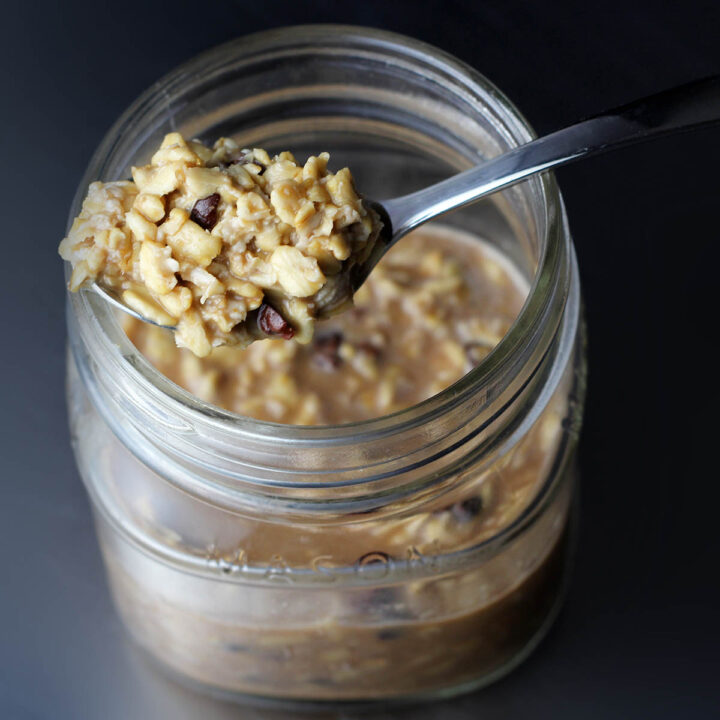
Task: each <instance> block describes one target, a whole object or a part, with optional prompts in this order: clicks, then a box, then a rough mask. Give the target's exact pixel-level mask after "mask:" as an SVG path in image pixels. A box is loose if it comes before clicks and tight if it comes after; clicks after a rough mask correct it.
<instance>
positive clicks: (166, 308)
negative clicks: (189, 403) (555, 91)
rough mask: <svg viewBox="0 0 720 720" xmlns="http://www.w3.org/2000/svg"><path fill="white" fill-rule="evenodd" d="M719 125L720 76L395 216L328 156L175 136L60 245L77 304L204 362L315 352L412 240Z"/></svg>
mask: <svg viewBox="0 0 720 720" xmlns="http://www.w3.org/2000/svg"><path fill="white" fill-rule="evenodd" d="M718 121H720V76H718V77H712V78H707V79H705V80H699V81H696V82H693V83H689V84H686V85H682V86H680V87H677V88H674V89H672V90H667V91H665V92H662V93H658V94H656V95H652V96H649V97H646V98H643V99H641V100H636V101H634V102H632V103H629V104H627V105H624V106H622V107H620V108H616V109H614V110H610V111H608V112H604V113H602V114H600V115H596V116H594V117H592V118H590V119H588V120H584V121H581V122H579V123H576V124H575V125H571V126H569V127H567V128H564V129H562V130H558V131H557V132H555V133H552V134H550V135H546V136H545V137H542V138H539V139H537V140H534V141H532V142H529V143H527V144H525V145H521V146H519V147H517V148H514V149H513V150H511V151H509V152H507V153H505V154H503V155H500V156H498V157H495V158H493V159H491V160H489V161H487V162H485V163H483V164H481V165H479V166H477V167H475V168H472V169H470V170H467V171H465V172H462V173H460V174H458V175H455V176H453V177H451V178H449V179H447V180H444V181H443V182H440V183H437V184H436V185H432V186H430V187H428V188H425V189H423V190H420V191H418V192H415V193H412V194H410V195H406V196H404V197H400V198H394V199H392V200H387V201H384V202H382V203H378V202H375V201H370V200H364V199H362V198H361V197H360V195H359V194H358V193H357V191H356V189H355V186H354V184H353V178H352V175H351V173H350V171H349V170H348V169H347V168H343V169H342V170H339V171H338V172H336V173H332V172H330V171H329V170H328V160H329V155H328V154H327V153H321V154H319V155H317V156H312V157H310V158H309V159H308V160H307V161H306V162H305V164H304V165H299V164H298V163H297V162H296V160H295V158H294V157H293V155H292V154H291V153H289V152H282V153H280V154H279V155H276V156H275V157H273V158H270V157H269V155H268V154H267V153H266V152H265V151H264V150H261V149H258V148H254V149H243V148H241V147H239V146H238V145H237V143H235V142H234V141H233V140H230V139H227V138H221V139H220V140H218V141H217V142H216V143H215V144H214V145H213V146H212V147H208V146H206V145H204V144H203V143H201V142H199V141H197V140H186V139H185V138H183V137H182V136H181V135H180V134H179V133H170V134H168V135H166V136H165V139H164V140H163V142H162V144H161V146H160V148H159V149H158V151H157V152H156V153H155V154H154V155H153V156H152V159H151V161H150V164H148V165H144V166H142V167H133V168H132V178H133V179H132V181H117V182H108V183H101V182H94V183H92V184H91V185H90V187H89V189H88V194H87V197H86V198H85V200H84V202H83V206H82V211H81V212H80V215H79V216H78V217H77V218H76V219H75V220H74V222H73V224H72V227H71V228H70V231H69V233H68V236H67V237H66V238H65V239H64V240H63V241H62V242H61V243H60V248H59V251H60V255H61V256H62V257H63V259H65V260H67V261H69V262H70V263H71V265H72V274H71V276H70V282H69V287H70V290H73V291H75V290H79V289H80V288H84V287H88V288H91V289H92V290H94V291H96V292H98V293H100V294H101V295H102V296H103V297H104V298H105V299H107V300H108V301H110V302H112V303H113V304H115V305H117V306H118V307H119V308H120V309H122V310H123V311H125V312H128V313H130V314H132V315H135V316H136V317H138V318H140V319H142V320H145V321H147V322H152V323H154V324H157V325H161V326H164V327H168V328H172V329H174V330H175V339H176V342H177V344H178V345H179V346H181V347H187V348H189V349H190V350H192V352H194V353H195V354H196V355H198V356H205V355H208V354H209V353H210V352H211V350H212V348H213V347H215V346H218V345H240V346H246V345H248V344H250V343H251V342H252V341H253V340H256V339H261V338H266V337H281V338H284V339H288V340H289V339H291V338H293V339H295V340H297V341H298V342H302V343H305V342H309V341H310V339H311V338H312V335H313V330H314V325H315V322H316V320H318V319H322V318H324V317H329V316H330V315H334V314H336V313H338V312H341V311H342V310H343V309H345V308H346V307H348V306H349V305H351V304H352V296H353V293H354V292H355V291H356V290H357V288H358V287H360V285H361V284H362V283H363V282H364V280H365V279H366V278H367V277H368V275H369V274H370V272H371V271H372V269H373V267H374V266H375V265H376V264H377V263H378V262H379V260H380V258H381V257H382V256H383V255H384V254H385V252H387V250H388V249H389V248H390V247H391V246H392V245H393V244H394V243H395V242H397V241H398V240H399V239H400V238H401V237H403V236H404V235H406V234H407V233H408V232H410V231H411V230H412V229H414V228H415V227H417V226H418V225H421V224H423V223H425V222H427V221H429V220H432V219H434V218H436V217H438V216H440V215H443V214H444V213H446V212H449V211H451V210H454V209H457V208H460V207H463V206H465V205H468V204H470V203H472V202H475V201H476V200H479V199H480V198H482V197H484V196H486V195H489V194H490V193H493V192H496V191H498V190H502V189H504V188H507V187H510V186H511V185H514V184H516V183H518V182H520V181H522V180H524V179H526V178H528V177H529V176H531V175H534V174H536V173H540V172H543V171H546V170H549V169H550V168H553V167H557V166H560V165H564V164H567V163H570V162H573V161H576V160H580V159H582V158H585V157H589V156H591V155H596V154H599V153H601V152H605V151H608V150H613V149H615V148H618V147H622V146H625V145H629V144H633V143H636V142H641V141H643V140H648V139H651V138H653V137H658V136H661V135H665V134H668V133H672V132H677V131H680V130H687V129H690V128H693V127H697V126H700V125H706V124H710V123H715V122H718Z"/></svg>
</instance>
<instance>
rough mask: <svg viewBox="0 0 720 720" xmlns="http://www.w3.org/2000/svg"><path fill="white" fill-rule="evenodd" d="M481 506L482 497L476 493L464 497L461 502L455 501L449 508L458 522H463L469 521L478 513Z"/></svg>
mask: <svg viewBox="0 0 720 720" xmlns="http://www.w3.org/2000/svg"><path fill="white" fill-rule="evenodd" d="M482 506H483V502H482V498H481V497H480V496H478V495H473V497H469V498H466V499H465V500H462V501H461V502H456V503H455V504H454V505H451V506H450V508H449V509H450V512H451V513H452V514H453V516H454V517H455V519H456V520H457V521H458V522H461V523H464V522H469V521H470V520H472V519H473V518H474V517H476V516H477V515H479V514H480V511H481V510H482Z"/></svg>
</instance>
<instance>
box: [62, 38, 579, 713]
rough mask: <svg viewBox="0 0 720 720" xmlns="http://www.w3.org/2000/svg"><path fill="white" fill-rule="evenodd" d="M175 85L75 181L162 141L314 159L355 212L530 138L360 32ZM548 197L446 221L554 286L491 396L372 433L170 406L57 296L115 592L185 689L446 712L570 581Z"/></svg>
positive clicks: (501, 665)
mask: <svg viewBox="0 0 720 720" xmlns="http://www.w3.org/2000/svg"><path fill="white" fill-rule="evenodd" d="M324 33H331V37H335V40H334V41H333V42H328V40H327V37H326V36H325V35H324ZM333 33H334V35H333ZM190 70H191V72H190ZM190 70H188V69H185V70H184V71H183V72H179V73H178V74H177V75H176V76H175V77H173V76H171V77H170V78H168V79H167V80H166V81H165V83H164V85H163V83H162V82H161V85H163V87H162V88H161V90H156V91H155V93H156V94H155V95H154V96H153V95H152V93H151V94H150V95H148V96H146V97H145V98H144V99H143V98H141V100H140V101H138V103H136V105H135V106H134V108H131V111H129V114H126V116H125V117H124V118H123V119H121V122H120V125H121V126H122V128H121V129H122V132H120V131H119V130H118V129H117V128H116V129H114V130H113V131H111V133H110V136H109V140H106V143H105V145H104V146H103V147H101V149H100V150H99V151H98V152H99V154H98V158H99V159H98V158H96V162H95V163H94V165H91V168H90V169H89V171H88V172H89V175H90V176H91V177H92V178H95V177H97V176H100V177H103V179H105V178H104V176H105V175H107V177H108V178H113V177H121V176H123V172H125V171H126V169H127V167H129V165H130V164H133V163H135V164H137V163H139V162H142V161H143V159H144V157H145V156H146V155H147V154H148V153H149V151H150V150H151V148H152V147H153V145H154V144H156V141H157V139H158V138H159V137H161V136H162V134H163V133H164V132H165V131H167V130H169V129H177V130H180V131H181V132H184V133H185V134H187V135H189V136H200V137H203V138H208V137H209V138H212V137H216V136H218V135H221V134H226V135H230V134H232V135H233V136H234V137H235V138H236V139H237V140H238V141H239V142H240V143H241V144H243V145H245V146H253V145H255V146H265V147H267V148H268V149H269V150H271V151H272V150H281V149H285V147H292V148H293V150H294V151H297V152H298V153H299V154H302V153H303V151H304V150H306V149H307V150H308V151H312V152H316V151H317V150H318V149H322V150H330V152H331V155H332V157H333V160H334V161H337V162H338V163H340V164H342V163H346V164H348V165H349V166H350V167H351V168H352V169H353V173H354V175H355V176H356V178H357V180H358V186H359V187H361V188H363V189H366V190H367V194H368V195H369V196H371V197H388V196H389V197H392V196H398V195H401V194H403V193H405V192H410V191H412V190H414V189H417V188H418V187H422V186H424V185H427V184H429V183H431V182H435V181H437V180H440V179H442V178H443V177H446V176H448V175H449V174H451V173H453V172H456V171H457V170H459V169H463V168H464V167H467V166H469V165H471V164H473V163H475V162H478V161H479V159H481V158H482V157H488V156H492V155H494V154H497V153H499V152H502V151H503V150H505V149H507V148H508V147H511V146H512V145H514V144H518V143H519V142H523V141H526V140H527V139H528V137H529V130H528V128H527V126H526V125H525V124H524V121H523V120H522V118H520V117H519V116H518V115H517V114H516V112H515V111H514V108H512V106H509V104H507V102H506V101H505V100H504V99H503V98H502V97H501V96H500V95H499V93H497V91H495V90H494V89H492V88H491V86H489V84H483V83H482V82H480V81H479V80H478V78H477V77H475V76H473V75H472V74H471V73H470V72H469V71H467V70H466V69H465V68H463V67H462V66H460V65H458V64H456V63H454V62H453V61H451V59H449V58H447V57H445V56H442V54H439V53H437V52H435V51H433V50H432V49H430V48H427V47H425V46H420V45H417V44H415V43H413V42H412V41H405V40H403V39H400V38H398V37H397V36H392V35H388V34H385V33H377V32H375V31H358V30H357V29H348V28H341V29H337V28H336V29H334V30H330V29H327V28H323V29H308V28H305V29H299V30H297V31H294V33H293V31H280V32H276V33H269V34H267V35H264V36H260V37H259V38H258V37H254V38H252V39H251V40H249V41H248V42H247V43H245V44H243V43H239V44H238V43H235V44H231V45H228V46H225V47H224V48H220V49H218V50H217V51H215V52H214V53H211V54H210V55H209V56H206V57H205V58H202V57H201V58H199V59H198V60H196V61H193V63H191V68H190ZM188 77H190V78H193V79H192V81H188V80H187V78H188ZM181 81H182V82H181ZM478 83H480V84H478ZM159 96H162V97H165V98H167V99H168V103H167V105H166V107H165V109H163V110H162V111H161V110H160V109H158V108H159ZM118 138H119V139H118ZM543 183H545V184H547V181H543V182H539V181H538V182H535V181H532V182H531V183H529V184H527V185H525V186H523V188H522V189H512V190H510V191H507V192H505V193H502V194H500V195H499V196H497V197H493V198H492V199H491V200H488V201H486V202H481V203H479V204H477V205H475V206H473V207H472V208H468V209H466V210H464V211H462V212H460V213H457V214H455V215H453V219H452V221H453V223H454V224H456V225H457V226H458V227H459V228H462V229H464V230H468V231H470V232H472V233H475V234H477V235H482V236H483V239H484V240H485V241H486V242H489V243H491V244H492V245H493V246H494V247H496V248H497V249H498V251H500V252H501V253H502V254H503V255H504V256H505V257H507V259H508V260H509V261H510V262H511V263H512V264H513V265H514V266H515V267H516V269H517V270H518V272H519V273H520V274H522V275H524V276H525V277H526V278H527V281H528V284H529V283H531V282H533V281H534V280H535V282H534V286H533V288H534V289H533V290H531V295H532V296H533V298H534V297H535V296H537V295H538V293H540V292H541V290H543V288H545V287H546V286H547V285H548V281H547V277H549V278H550V280H551V281H552V284H553V287H555V288H556V291H555V292H554V293H553V294H552V295H547V297H546V299H545V301H544V302H539V301H538V302H536V305H537V308H536V315H538V317H539V316H540V315H542V317H541V318H540V319H539V320H537V322H536V323H535V324H532V323H530V322H529V321H527V319H526V318H527V316H528V313H525V316H524V317H525V319H524V317H523V316H521V318H519V319H518V321H517V323H516V324H517V326H518V327H517V328H516V329H515V330H514V331H513V333H511V334H512V335H513V338H515V339H516V340H517V342H516V344H515V345H513V344H512V343H510V341H511V340H513V338H510V340H509V341H508V343H510V345H508V343H505V356H504V357H505V361H504V365H503V364H500V362H499V361H498V362H497V363H495V365H493V361H494V358H495V357H498V358H499V357H502V353H500V352H499V351H498V353H497V354H491V356H490V360H489V365H488V369H487V372H486V375H485V376H484V377H486V378H487V381H486V382H482V381H481V380H480V379H476V380H475V381H472V379H471V380H468V381H467V382H465V381H462V383H464V385H463V386H461V384H458V386H457V389H456V391H455V392H454V393H453V392H452V391H448V392H447V393H445V399H444V400H443V403H444V404H443V405H442V406H440V405H429V406H428V407H427V408H426V409H425V410H421V409H418V411H417V412H416V413H414V414H412V417H410V416H407V417H403V418H400V417H398V418H395V419H393V418H388V419H387V420H386V421H382V422H380V423H379V424H377V425H376V426H373V429H372V432H370V431H368V432H365V430H364V429H363V428H362V427H360V426H358V428H357V429H356V430H353V429H352V428H350V429H347V430H345V431H343V432H342V433H341V434H340V435H338V434H337V433H336V434H334V435H333V434H331V433H329V434H327V435H323V434H322V432H321V433H320V434H318V435H312V434H307V433H305V434H303V433H295V435H292V432H291V431H287V432H286V431H285V430H283V429H281V428H279V427H277V426H276V427H275V428H273V427H269V428H268V427H264V428H259V429H258V428H256V427H255V426H254V425H253V423H252V421H242V422H241V421H240V419H233V418H228V417H224V416H223V415H222V414H221V413H216V412H215V411H213V410H212V409H208V408H202V407H199V406H198V407H197V408H196V407H191V406H192V400H188V399H187V398H184V399H182V402H180V404H178V399H177V397H172V395H173V394H174V393H175V390H173V389H172V388H169V387H168V385H167V384H163V382H162V380H161V379H159V378H157V377H154V376H153V375H152V372H151V371H149V370H148V368H147V367H145V366H144V365H143V362H142V360H141V359H140V358H138V356H137V354H136V353H133V351H132V348H131V347H130V346H129V343H127V342H126V340H125V339H123V337H122V336H121V335H120V334H118V329H117V323H116V321H114V320H113V318H112V317H111V316H110V315H109V314H108V312H107V310H106V309H104V308H102V307H99V306H98V305H97V303H96V301H94V300H92V298H85V299H83V300H82V301H81V300H78V299H76V298H74V299H73V300H72V301H71V303H70V312H69V334H70V351H71V352H70V357H69V361H68V397H69V408H70V422H71V427H72V435H73V442H74V448H75V452H76V456H77V460H78V466H79V468H80V473H81V475H82V478H83V480H84V482H85V484H86V486H87V488H88V491H89V494H90V497H91V499H92V503H93V508H94V512H95V517H96V525H97V530H98V536H99V539H100V544H101V548H102V551H103V557H104V559H105V564H106V568H107V572H108V577H109V581H110V586H111V589H112V594H113V597H114V600H115V602H116V604H117V606H118V610H119V612H120V614H121V616H122V618H123V620H124V622H125V624H126V625H127V627H128V629H129V630H130V632H131V634H132V635H133V637H135V639H136V640H137V641H138V642H139V643H140V645H142V646H143V647H144V648H145V649H146V650H147V651H149V652H150V653H151V654H152V655H153V656H155V657H156V658H157V659H158V660H160V661H161V662H162V663H163V664H164V665H165V666H167V667H169V668H171V669H172V670H174V671H175V672H176V673H177V675H178V676H179V677H182V678H184V679H187V680H189V681H191V682H194V683H198V684H200V685H201V686H203V687H207V688H212V689H214V690H215V691H221V692H225V693H229V694H232V695H237V696H247V695H254V696H263V697H266V698H281V699H292V700H300V701H310V700H313V701H318V700H319V701H362V700H373V699H378V698H383V699H407V698H417V697H425V696H436V695H440V696H442V695H447V694H451V693H454V692H459V691H462V690H465V689H469V688H472V687H477V686H479V685H481V684H484V683H487V682H489V681H491V680H492V679H494V678H496V677H498V676H499V675H501V674H503V673H504V672H506V671H507V670H508V669H509V668H511V667H512V666H513V665H514V664H515V663H517V662H518V661H519V660H520V659H522V658H523V657H524V656H525V655H526V654H527V653H528V652H529V650H530V649H531V648H532V647H533V646H534V645H535V643H536V642H537V641H538V639H539V638H540V637H541V635H542V634H543V632H544V630H545V629H546V628H547V627H548V625H549V624H550V622H551V621H552V618H553V616H554V613H555V611H556V609H557V607H558V603H559V599H560V597H561V594H562V587H563V583H564V578H565V571H566V566H567V556H568V538H569V531H568V527H569V518H570V515H571V510H572V497H573V485H574V466H573V456H574V452H575V445H576V441H577V432H578V429H579V420H580V415H581V411H582V400H583V392H584V357H583V349H582V342H581V337H580V335H581V331H580V326H581V323H580V301H579V284H578V275H577V267H576V265H575V261H574V256H573V254H572V249H571V245H570V240H569V235H568V231H567V225H566V222H565V217H564V210H563V208H562V203H561V201H560V200H559V196H558V198H557V199H556V200H554V201H552V202H550V201H548V199H547V193H548V192H549V191H548V190H547V187H545V185H543ZM82 192H84V187H82V188H81V190H80V194H82ZM548 205H551V207H549V208H548ZM551 225H552V227H553V228H554V230H553V231H552V232H551V231H550V229H549V227H550V226H551ZM553 233H554V236H553V237H552V238H551V239H550V240H548V237H550V236H551V235H553ZM549 242H550V243H552V245H553V246H557V248H560V250H559V251H558V253H559V254H558V258H559V259H556V262H555V265H554V267H553V269H552V272H550V271H547V270H546V269H545V270H542V268H544V267H546V266H547V264H548V260H547V257H548V255H549V254H550V251H549V250H548V249H547V247H546V246H547V245H548V243H549ZM541 270H542V272H544V273H545V275H546V276H547V277H546V279H545V280H543V277H540V280H539V281H538V280H537V278H536V277H535V276H536V275H538V276H541V275H542V273H541ZM537 288H540V289H537ZM530 305H532V302H531V301H530V300H529V302H528V306H530ZM538 308H539V309H538ZM113 322H115V325H114V326H113V325H112V324H113ZM113 333H115V334H114V335H113ZM524 336H528V337H532V338H533V342H532V343H525V342H524V339H523V338H524ZM513 342H514V341H513ZM508 347H509V349H508ZM118 348H120V350H119V351H118ZM501 371H503V372H504V374H503V372H501ZM503 378H504V379H503ZM501 380H502V382H501ZM503 383H504V384H503ZM418 408H421V406H418ZM423 418H426V419H425V420H423ZM256 431H257V433H259V434H258V435H256V434H253V433H255V432H256ZM238 433H239V434H238ZM353 433H355V435H354V434H353ZM291 435H292V437H291ZM237 438H240V440H241V441H242V442H244V441H245V439H247V438H249V440H248V444H247V445H243V444H242V442H241V441H240V440H238V439H237ZM368 438H370V439H368ZM258 487H261V488H262V489H263V490H262V492H260V491H259V490H258V491H257V493H254V490H256V489H257V488H258ZM358 487H362V488H366V490H363V493H364V494H362V493H361V494H358V492H356V489H357V488H358ZM248 488H249V490H248ZM251 490H252V491H251ZM311 493H313V494H312V497H311V495H310V494H311ZM311 501H312V502H311Z"/></svg>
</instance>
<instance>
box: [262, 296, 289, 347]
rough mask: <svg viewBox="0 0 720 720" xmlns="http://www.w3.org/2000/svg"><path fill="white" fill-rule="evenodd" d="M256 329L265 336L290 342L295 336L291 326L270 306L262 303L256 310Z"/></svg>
mask: <svg viewBox="0 0 720 720" xmlns="http://www.w3.org/2000/svg"><path fill="white" fill-rule="evenodd" d="M257 322H258V327H259V328H260V330H261V331H262V332H264V333H265V334H266V335H271V336H277V337H281V338H283V339H284V340H290V338H291V337H292V336H293V335H295V330H294V329H293V327H292V325H290V323H289V322H288V321H287V320H286V319H285V318H284V317H283V316H282V315H281V314H280V313H279V312H278V311H277V310H276V309H275V308H274V307H272V305H268V304H267V303H263V304H262V305H261V306H260V310H258V316H257Z"/></svg>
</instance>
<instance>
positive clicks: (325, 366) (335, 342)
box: [312, 332, 343, 372]
mask: <svg viewBox="0 0 720 720" xmlns="http://www.w3.org/2000/svg"><path fill="white" fill-rule="evenodd" d="M342 340H343V336H342V333H339V332H333V333H330V334H329V335H322V336H320V337H318V338H316V339H315V342H314V343H313V356H312V357H313V362H314V363H315V364H316V365H317V366H318V367H319V368H321V369H322V370H325V371H326V372H332V371H333V370H335V369H336V368H338V367H340V365H341V364H342V358H341V357H340V352H339V351H340V345H341V344H342Z"/></svg>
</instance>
